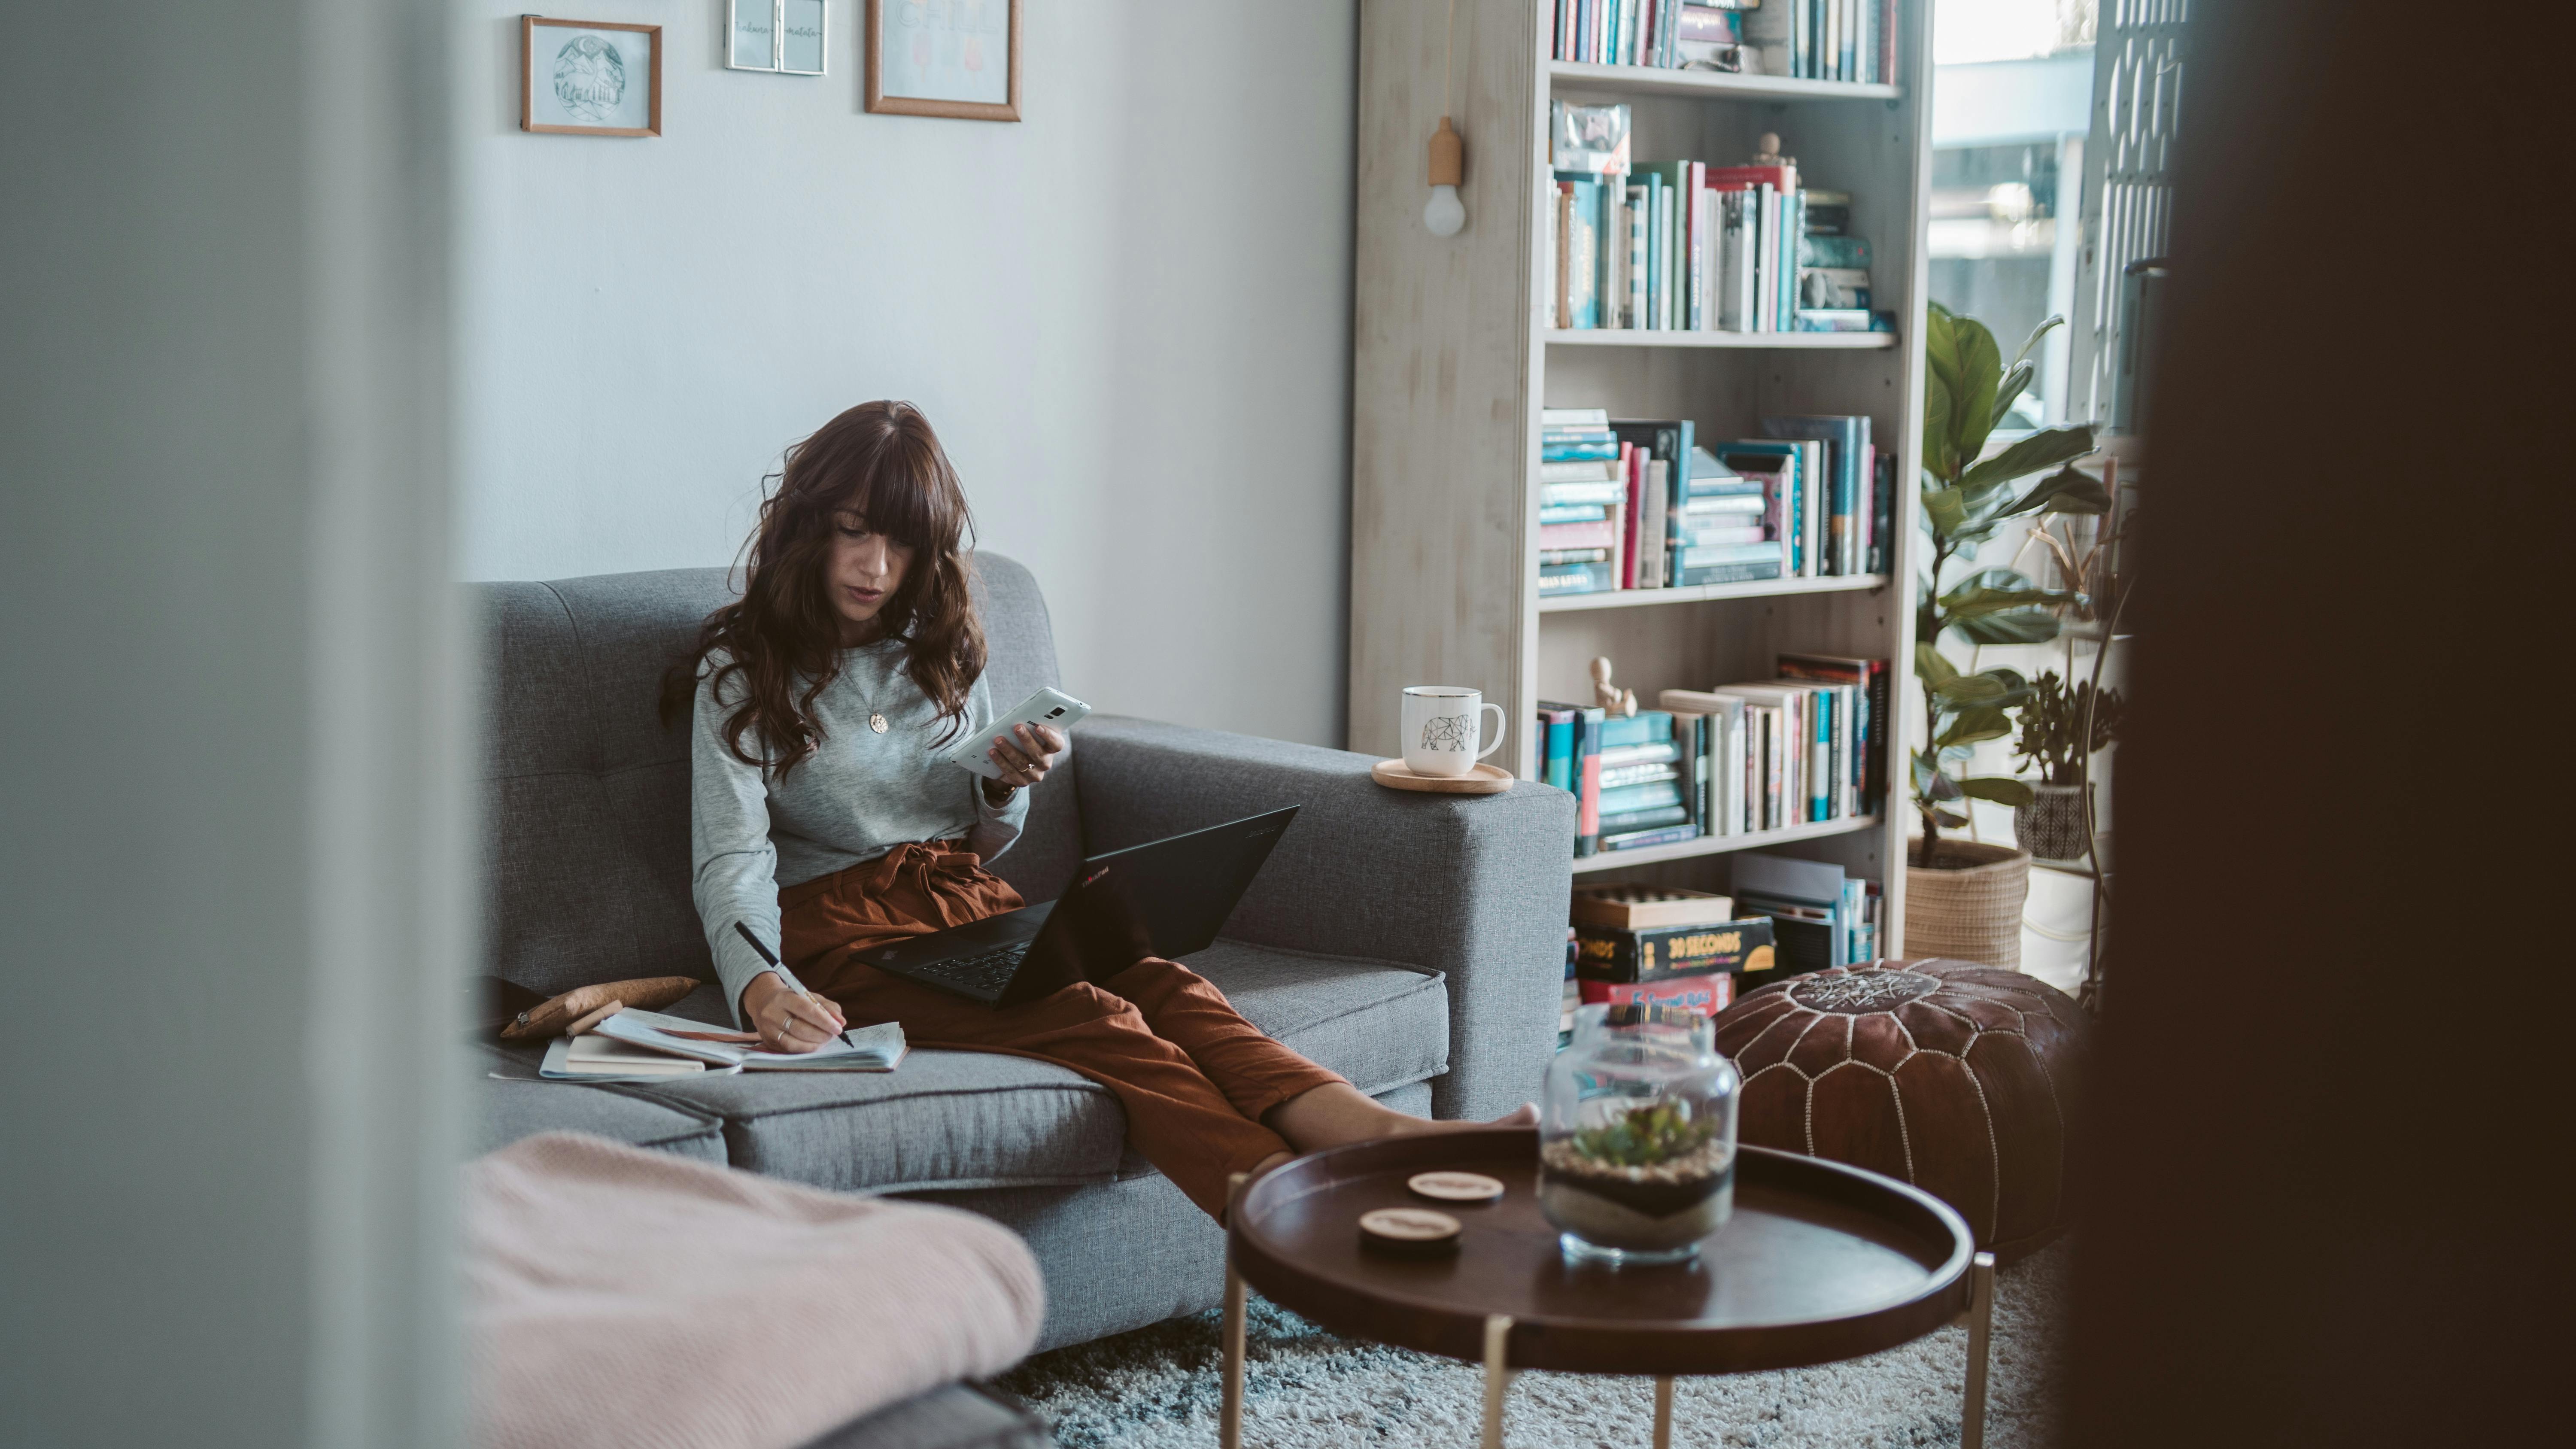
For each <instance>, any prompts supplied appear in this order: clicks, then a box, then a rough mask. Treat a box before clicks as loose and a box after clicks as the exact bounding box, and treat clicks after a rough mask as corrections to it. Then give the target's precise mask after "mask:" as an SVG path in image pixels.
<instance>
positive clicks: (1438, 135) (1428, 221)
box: [1422, 0, 1467, 237]
mask: <svg viewBox="0 0 2576 1449" xmlns="http://www.w3.org/2000/svg"><path fill="white" fill-rule="evenodd" d="M1457 31H1458V0H1449V12H1448V19H1447V20H1446V21H1445V22H1444V24H1443V26H1442V29H1441V33H1440V129H1438V130H1436V131H1434V132H1432V133H1431V167H1430V172H1431V174H1430V186H1431V199H1430V200H1429V201H1426V202H1424V203H1423V204H1422V226H1423V229H1424V230H1426V231H1428V232H1430V233H1431V234H1432V235H1433V236H1441V237H1448V236H1456V235H1457V234H1458V233H1459V231H1460V230H1461V229H1462V228H1464V227H1465V226H1466V225H1467V208H1466V205H1465V204H1464V203H1463V202H1461V201H1459V200H1458V188H1459V186H1460V185H1462V184H1464V182H1465V181H1466V178H1467V143H1466V141H1465V139H1464V138H1463V137H1461V136H1460V135H1459V134H1458V132H1457V129H1456V128H1455V127H1453V126H1451V125H1450V124H1449V62H1450V58H1451V55H1452V53H1453V52H1454V51H1455V50H1456V49H1457V43H1458V34H1457Z"/></svg>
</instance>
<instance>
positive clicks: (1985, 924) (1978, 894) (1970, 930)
mask: <svg viewBox="0 0 2576 1449" xmlns="http://www.w3.org/2000/svg"><path fill="white" fill-rule="evenodd" d="M1921 846H1922V843H1921V842H1920V841H1914V842H1910V843H1909V844H1908V845H1907V846H1906V852H1905V855H1906V859H1907V860H1909V861H1910V860H1912V859H1914V855H1915V852H1916V851H1917V850H1919V849H1921ZM1933 858H1934V859H1935V860H1937V861H1939V862H1940V864H1939V865H1938V866H1920V865H1908V866H1907V867H1906V868H1905V954H1906V955H1908V956H1945V957H1948V958H1950V959H1951V960H1954V961H1973V962H1975V963H1977V964H1978V965H1980V966H1999V967H2001V968H2003V969H2004V970H2006V971H2018V970H2020V969H2021V908H2022V903H2023V902H2024V901H2025V900H2027V899H2028V898H2029V896H2030V852H2029V851H2026V850H2023V849H2020V848H2019V847H2016V846H2010V845H1987V844H1983V843H1981V842H1978V841H1974V840H1944V841H1942V842H1941V845H1940V849H1939V850H1938V852H1937V853H1936V854H1935V855H1934V857H1933Z"/></svg>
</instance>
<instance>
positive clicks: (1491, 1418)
mask: <svg viewBox="0 0 2576 1449" xmlns="http://www.w3.org/2000/svg"><path fill="white" fill-rule="evenodd" d="M1511 1339H1512V1318H1511V1315H1510V1314H1508V1313H1489V1314H1487V1315H1486V1316H1485V1437H1484V1441H1483V1442H1484V1449H1503V1391H1504V1390H1506V1389H1508V1388H1510V1387H1511V1386H1512V1370H1511V1363H1510V1353H1509V1349H1510V1346H1511Z"/></svg>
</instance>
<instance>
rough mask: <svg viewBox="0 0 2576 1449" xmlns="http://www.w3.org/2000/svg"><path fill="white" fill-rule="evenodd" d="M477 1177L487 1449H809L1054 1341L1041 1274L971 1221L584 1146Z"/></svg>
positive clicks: (502, 1164)
mask: <svg viewBox="0 0 2576 1449" xmlns="http://www.w3.org/2000/svg"><path fill="white" fill-rule="evenodd" d="M465 1181H466V1201H465V1223H466V1243H467V1269H468V1272H467V1305H466V1328H467V1344H468V1353H469V1355H470V1359H471V1371H472V1374H473V1385H474V1403H473V1419H474V1440H475V1442H476V1443H478V1444H484V1445H491V1446H495V1449H519V1446H526V1449H573V1446H581V1445H602V1446H608V1445H615V1446H619V1449H648V1446H649V1449H664V1446H669V1449H679V1446H688V1449H793V1446H795V1445H799V1444H803V1443H805V1442H806V1441H807V1440H810V1439H813V1438H815V1437H816V1436H818V1435H820V1434H822V1433H823V1432H824V1431H826V1430H828V1429H833V1428H836V1427H838V1426H840V1425H841V1424H844V1423H846V1422H848V1421H849V1420H851V1419H854V1418H857V1417H858V1416H860V1415H861V1414H865V1413H867V1412H868V1411H870V1410H872V1409H876V1408H879V1407H881V1406H883V1405H886V1404H891V1403H895V1402H898V1401H900V1400H903V1399H906V1398H910V1397H911V1396H912V1395H914V1394H917V1393H921V1392H923V1391H924V1390H927V1389H932V1388H936V1387H938V1386H939V1385H942V1384H947V1383H953V1382H955V1381H957V1380H959V1379H966V1378H980V1377H985V1376H989V1375H991V1374H995V1373H998V1372H1000V1371H1001V1370H1003V1369H1005V1368H1008V1367H1010V1366H1011V1365H1012V1364H1014V1363H1016V1362H1018V1361H1019V1359H1020V1358H1021V1356H1023V1355H1024V1354H1026V1353H1027V1352H1028V1351H1029V1347H1030V1345H1031V1344H1033V1343H1035V1342H1036V1341H1037V1333H1038V1320H1039V1318H1040V1316H1041V1315H1042V1314H1043V1312H1044V1309H1045V1292H1044V1289H1043V1287H1042V1286H1041V1284H1040V1281H1039V1278H1038V1268H1037V1263H1036V1261H1035V1260H1034V1259H1032V1258H1031V1257H1030V1256H1029V1250H1028V1248H1027V1247H1026V1246H1025V1245H1023V1244H1022V1243H1021V1242H1020V1240H1019V1239H1018V1238H1017V1237H1015V1236H1013V1235H1012V1234H1011V1232H1010V1231H1009V1230H1007V1229H1005V1228H1003V1227H1001V1226H999V1225H998V1224H995V1223H992V1222H990V1221H987V1220H986V1219H983V1218H980V1217H977V1216H975V1215H974V1214H972V1213H966V1212H960V1211H958V1210H956V1209H953V1208H942V1207H930V1206H926V1205H923V1204H918V1203H903V1202H889V1201H884V1200H877V1199H868V1198H855V1197H845V1196H842V1195H840V1194H837V1193H828V1192H822V1191H818V1190H816V1189H814V1188H809V1187H798V1186H796V1185H794V1184H792V1183H785V1182H778V1181H775V1180H773V1179H770V1178H765V1177H758V1176H755V1175H753V1174H751V1173H747V1172H734V1171H731V1170H729V1169H726V1168H721V1167H710V1166H708V1165H706V1164H703V1163H697V1162H690V1161H686V1160H684V1159H681V1158H677V1157H670V1156H666V1155H664V1154H662V1153H658V1152H645V1151H642V1150H640V1149H637V1148H632V1147H625V1146H621V1145H619V1144H617V1143H614V1142H607V1141H603V1140H601V1139H599V1138H596V1137H585V1136H582V1135H580V1134H578V1133H571V1132H550V1133H546V1134H544V1135H542V1136H537V1137H531V1138H528V1139H526V1140H525V1141H522V1142H518V1143H515V1144H513V1145H512V1146H509V1147H506V1148H504V1149H502V1150H501V1151H499V1152H495V1153H493V1154H491V1155H490V1156H488V1157H484V1158H482V1159H480V1160H478V1161H476V1162H474V1163H473V1164H471V1165H470V1166H468V1167H467V1168H466V1173H465Z"/></svg>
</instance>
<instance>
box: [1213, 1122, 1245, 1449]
mask: <svg viewBox="0 0 2576 1449" xmlns="http://www.w3.org/2000/svg"><path fill="white" fill-rule="evenodd" d="M1247 1176H1248V1174H1245V1173H1240V1172H1238V1173H1236V1174H1235V1175H1234V1176H1233V1177H1231V1178H1229V1179H1227V1180H1226V1193H1225V1205H1226V1217H1227V1219H1228V1221H1229V1222H1231V1220H1232V1219H1233V1217H1234V1205H1235V1204H1236V1203H1237V1202H1238V1201H1240V1200H1241V1199H1242V1197H1243V1184H1244V1180H1245V1178H1246V1177H1247ZM1243 1318H1244V1288H1243V1275H1242V1274H1241V1273H1239V1272H1237V1271H1235V1266H1234V1234H1233V1232H1232V1231H1231V1229H1229V1230H1228V1232H1227V1234H1226V1240H1225V1387H1224V1389H1223V1390H1222V1391H1221V1393H1220V1397H1219V1400H1218V1408H1217V1420H1216V1442H1217V1444H1218V1446H1219V1449H1241V1445H1242V1443H1243Z"/></svg>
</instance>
